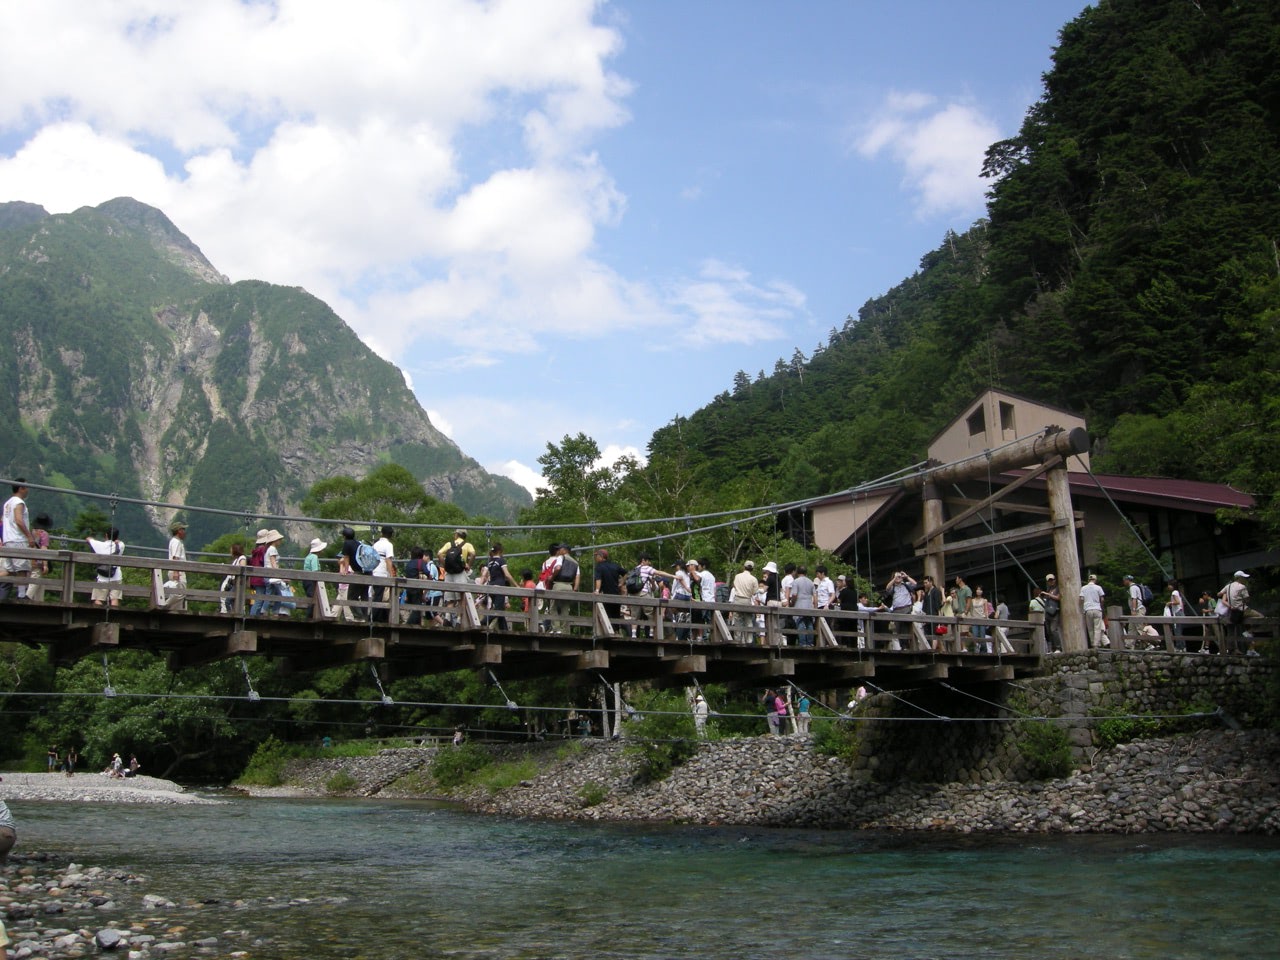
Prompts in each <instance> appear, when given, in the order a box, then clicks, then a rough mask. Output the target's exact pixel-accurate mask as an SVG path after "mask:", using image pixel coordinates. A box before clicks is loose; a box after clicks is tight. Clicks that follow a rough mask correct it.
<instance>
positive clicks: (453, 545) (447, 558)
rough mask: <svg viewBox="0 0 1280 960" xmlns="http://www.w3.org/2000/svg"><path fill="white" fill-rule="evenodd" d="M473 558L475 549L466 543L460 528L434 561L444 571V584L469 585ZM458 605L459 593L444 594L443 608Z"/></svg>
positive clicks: (437, 553) (439, 551)
mask: <svg viewBox="0 0 1280 960" xmlns="http://www.w3.org/2000/svg"><path fill="white" fill-rule="evenodd" d="M475 558H476V548H475V547H473V546H472V545H471V544H470V543H468V542H467V531H466V530H465V529H464V528H462V527H459V528H458V529H457V530H455V531H453V539H452V540H450V541H449V542H448V543H446V544H445V545H444V546H443V547H441V548H440V549H439V550H438V551H437V552H436V560H437V562H438V563H439V564H440V567H441V569H443V570H444V582H445V583H470V582H471V580H470V574H471V561H472V560H474V559H475ZM460 603H462V595H461V594H460V593H458V592H456V591H454V592H452V593H450V592H446V593H445V594H444V606H446V607H456V606H458V605H459V604H460Z"/></svg>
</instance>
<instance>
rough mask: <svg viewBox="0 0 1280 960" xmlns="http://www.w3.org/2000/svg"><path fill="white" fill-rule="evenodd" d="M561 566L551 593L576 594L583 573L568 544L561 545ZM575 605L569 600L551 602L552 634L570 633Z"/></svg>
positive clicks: (554, 579) (552, 579)
mask: <svg viewBox="0 0 1280 960" xmlns="http://www.w3.org/2000/svg"><path fill="white" fill-rule="evenodd" d="M559 554H560V565H559V566H558V567H556V572H555V575H554V576H553V577H552V578H551V592H552V593H553V594H555V593H568V592H570V591H573V592H576V591H577V589H578V583H579V581H580V580H581V577H582V571H581V570H580V569H579V568H578V561H577V560H575V559H573V554H572V552H571V550H570V549H569V545H568V544H567V543H562V544H560V550H559ZM572 607H573V604H572V603H571V602H570V601H568V600H555V599H553V600H552V601H551V632H552V633H568V632H569V616H570V614H571V613H572Z"/></svg>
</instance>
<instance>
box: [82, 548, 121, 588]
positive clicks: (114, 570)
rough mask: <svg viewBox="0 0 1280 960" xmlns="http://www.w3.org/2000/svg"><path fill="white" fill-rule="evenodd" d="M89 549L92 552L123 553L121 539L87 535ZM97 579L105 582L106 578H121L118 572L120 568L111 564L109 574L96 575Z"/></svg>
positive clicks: (116, 554) (105, 553) (117, 554)
mask: <svg viewBox="0 0 1280 960" xmlns="http://www.w3.org/2000/svg"><path fill="white" fill-rule="evenodd" d="M89 549H90V550H92V551H93V552H94V553H101V554H104V555H108V556H109V555H114V556H117V557H118V556H120V555H121V554H122V553H124V542H123V541H121V540H95V539H93V537H89ZM98 579H99V580H101V581H102V582H104V583H105V582H106V581H108V580H120V579H123V578H122V576H121V574H120V568H119V567H116V566H113V567H112V568H111V576H109V577H98Z"/></svg>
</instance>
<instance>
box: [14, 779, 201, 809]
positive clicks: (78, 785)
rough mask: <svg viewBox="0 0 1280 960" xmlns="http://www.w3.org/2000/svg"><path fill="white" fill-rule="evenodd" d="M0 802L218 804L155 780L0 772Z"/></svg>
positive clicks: (171, 783)
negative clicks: (72, 801)
mask: <svg viewBox="0 0 1280 960" xmlns="http://www.w3.org/2000/svg"><path fill="white" fill-rule="evenodd" d="M0 779H3V782H0V799H3V800H9V801H12V800H18V801H22V800H28V801H30V800H74V801H102V802H105V803H222V802H223V801H221V800H211V799H209V798H208V797H201V796H198V795H196V794H194V793H188V792H187V791H186V790H184V789H183V788H182V787H180V786H179V785H178V784H176V783H174V782H173V781H172V780H161V779H159V778H157V777H124V778H119V779H117V778H115V777H104V776H102V774H99V773H78V774H76V775H75V776H73V777H68V776H66V775H65V774H61V773H3V772H0Z"/></svg>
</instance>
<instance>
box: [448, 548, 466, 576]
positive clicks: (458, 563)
mask: <svg viewBox="0 0 1280 960" xmlns="http://www.w3.org/2000/svg"><path fill="white" fill-rule="evenodd" d="M466 569H467V562H466V560H465V559H463V556H462V544H461V543H460V542H459V541H457V540H454V541H453V542H452V543H450V544H449V549H448V550H446V551H445V552H444V572H445V573H454V574H457V573H462V572H464V571H465V570H466Z"/></svg>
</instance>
